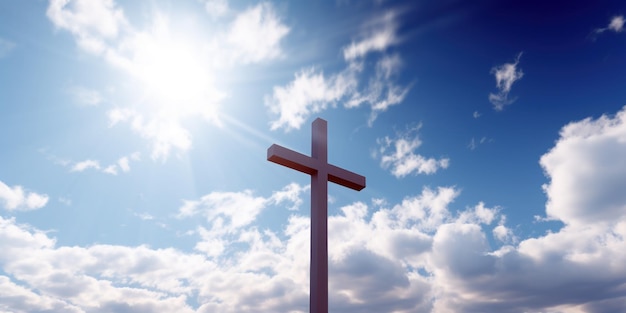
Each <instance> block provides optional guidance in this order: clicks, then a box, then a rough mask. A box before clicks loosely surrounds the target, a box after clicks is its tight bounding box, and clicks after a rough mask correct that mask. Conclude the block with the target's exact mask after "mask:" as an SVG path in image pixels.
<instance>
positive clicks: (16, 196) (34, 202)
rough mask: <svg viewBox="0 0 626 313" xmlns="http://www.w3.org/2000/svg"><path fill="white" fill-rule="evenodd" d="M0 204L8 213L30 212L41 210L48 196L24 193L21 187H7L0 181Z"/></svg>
mask: <svg viewBox="0 0 626 313" xmlns="http://www.w3.org/2000/svg"><path fill="white" fill-rule="evenodd" d="M0 203H1V204H2V206H3V207H4V209H5V210H8V211H31V210H36V209H40V208H43V207H44V206H45V205H46V203H48V195H46V194H38V193H35V192H29V191H25V190H24V188H22V186H13V187H9V186H8V185H6V184H5V183H3V182H2V181H0Z"/></svg>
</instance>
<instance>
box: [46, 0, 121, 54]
mask: <svg viewBox="0 0 626 313" xmlns="http://www.w3.org/2000/svg"><path fill="white" fill-rule="evenodd" d="M46 15H47V16H48V18H49V19H50V20H51V21H52V22H53V23H54V25H55V26H56V27H57V28H59V29H64V30H67V31H69V32H71V33H72V34H73V35H74V36H75V38H76V41H77V43H78V45H79V46H80V47H81V48H83V49H85V50H87V51H89V52H92V53H97V54H99V53H104V52H105V51H106V50H107V45H108V41H110V40H115V39H116V38H117V37H118V35H119V34H120V31H121V29H122V28H125V27H127V22H126V18H125V16H124V12H123V11H122V10H121V9H118V8H117V5H116V4H115V2H114V1H113V0H104V1H90V0H73V1H69V0H50V5H49V6H48V10H47V11H46Z"/></svg>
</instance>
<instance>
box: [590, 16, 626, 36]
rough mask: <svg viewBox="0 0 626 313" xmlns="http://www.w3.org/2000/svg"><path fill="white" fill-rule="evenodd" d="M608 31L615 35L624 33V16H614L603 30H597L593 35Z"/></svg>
mask: <svg viewBox="0 0 626 313" xmlns="http://www.w3.org/2000/svg"><path fill="white" fill-rule="evenodd" d="M608 30H609V31H614V32H616V33H621V32H622V31H624V16H623V15H617V16H614V17H613V18H611V21H610V22H609V25H607V26H606V27H604V28H597V29H596V30H595V33H596V34H601V33H603V32H605V31H608Z"/></svg>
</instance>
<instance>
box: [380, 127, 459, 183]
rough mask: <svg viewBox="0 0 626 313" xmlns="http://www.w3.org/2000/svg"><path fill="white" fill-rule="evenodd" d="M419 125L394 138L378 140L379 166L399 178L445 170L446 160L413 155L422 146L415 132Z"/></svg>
mask: <svg viewBox="0 0 626 313" xmlns="http://www.w3.org/2000/svg"><path fill="white" fill-rule="evenodd" d="M420 127H421V125H420V126H417V127H414V128H411V129H408V130H407V131H406V132H404V133H399V134H398V135H397V137H396V138H393V139H392V138H389V137H385V138H382V139H378V140H377V142H378V145H379V149H378V153H377V154H380V165H381V166H382V167H383V168H385V169H390V170H391V173H392V174H393V175H394V176H395V177H397V178H401V177H404V176H407V175H410V174H416V175H417V174H434V173H435V172H437V171H438V170H439V169H446V168H448V166H449V164H450V159H448V158H441V159H435V158H425V157H424V156H422V155H420V154H415V150H416V149H417V148H418V147H419V146H421V145H422V141H421V140H420V139H419V136H418V135H417V132H418V131H419V129H420Z"/></svg>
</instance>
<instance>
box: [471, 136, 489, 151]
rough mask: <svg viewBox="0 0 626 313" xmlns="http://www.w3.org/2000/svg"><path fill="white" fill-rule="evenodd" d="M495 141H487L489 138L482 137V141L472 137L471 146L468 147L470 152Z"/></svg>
mask: <svg viewBox="0 0 626 313" xmlns="http://www.w3.org/2000/svg"><path fill="white" fill-rule="evenodd" d="M492 141H493V139H487V137H484V136H483V137H481V138H480V139H476V138H475V137H472V139H470V142H469V144H468V145H467V147H468V148H469V149H470V150H475V149H476V148H478V146H479V145H482V144H484V143H487V142H492Z"/></svg>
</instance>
